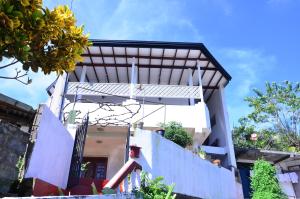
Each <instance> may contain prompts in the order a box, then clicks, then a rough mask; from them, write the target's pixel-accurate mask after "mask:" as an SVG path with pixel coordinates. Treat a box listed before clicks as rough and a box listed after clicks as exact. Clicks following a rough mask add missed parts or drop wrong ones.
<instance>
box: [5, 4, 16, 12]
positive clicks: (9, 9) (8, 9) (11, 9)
mask: <svg viewBox="0 0 300 199" xmlns="http://www.w3.org/2000/svg"><path fill="white" fill-rule="evenodd" d="M13 9H14V5H11V6H9V7H8V8H7V10H6V12H7V13H8V14H10V13H11V12H12V11H13Z"/></svg>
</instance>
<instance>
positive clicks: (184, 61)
mask: <svg viewBox="0 0 300 199" xmlns="http://www.w3.org/2000/svg"><path fill="white" fill-rule="evenodd" d="M190 51H191V49H189V51H188V53H187V55H186V59H185V61H184V64H183V66H186V62H187V60H188V57H189V55H190ZM182 75H183V69H182V70H181V74H180V77H179V81H178V85H180V82H181V79H182Z"/></svg>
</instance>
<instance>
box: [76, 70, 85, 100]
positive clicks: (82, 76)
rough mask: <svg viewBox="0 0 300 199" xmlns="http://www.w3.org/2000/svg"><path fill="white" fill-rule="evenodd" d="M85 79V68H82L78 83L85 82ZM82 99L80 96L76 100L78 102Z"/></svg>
mask: <svg viewBox="0 0 300 199" xmlns="http://www.w3.org/2000/svg"><path fill="white" fill-rule="evenodd" d="M85 77H86V66H83V67H82V70H81V75H80V83H82V82H85ZM81 98H82V95H78V96H77V100H78V101H80V100H81Z"/></svg>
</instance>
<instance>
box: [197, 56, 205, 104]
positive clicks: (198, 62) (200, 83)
mask: <svg viewBox="0 0 300 199" xmlns="http://www.w3.org/2000/svg"><path fill="white" fill-rule="evenodd" d="M197 68H198V70H197V71H198V77H199V93H200V97H201V102H204V97H203V89H202V79H201V76H202V71H201V67H200V61H199V60H197Z"/></svg>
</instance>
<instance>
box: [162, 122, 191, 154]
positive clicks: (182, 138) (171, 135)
mask: <svg viewBox="0 0 300 199" xmlns="http://www.w3.org/2000/svg"><path fill="white" fill-rule="evenodd" d="M162 127H163V128H164V129H165V133H164V137H165V138H167V139H169V140H171V141H173V142H175V143H176V144H178V145H180V146H182V147H183V148H185V147H186V146H188V145H191V144H193V139H192V136H191V135H190V134H188V132H187V131H186V130H185V129H184V128H183V127H182V124H181V123H179V122H176V121H171V122H169V123H167V124H165V125H162Z"/></svg>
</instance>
